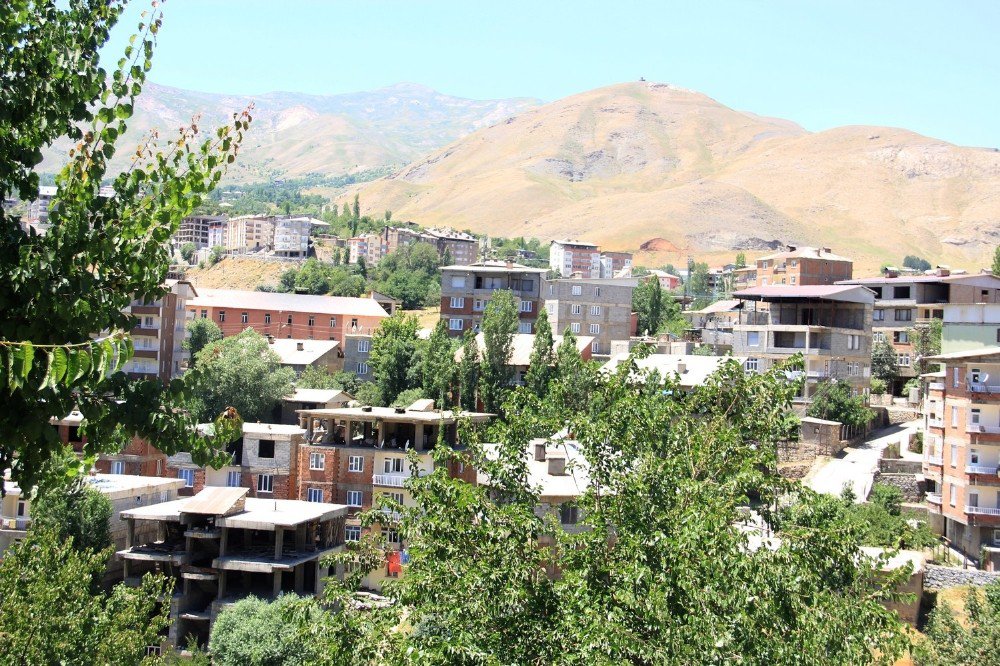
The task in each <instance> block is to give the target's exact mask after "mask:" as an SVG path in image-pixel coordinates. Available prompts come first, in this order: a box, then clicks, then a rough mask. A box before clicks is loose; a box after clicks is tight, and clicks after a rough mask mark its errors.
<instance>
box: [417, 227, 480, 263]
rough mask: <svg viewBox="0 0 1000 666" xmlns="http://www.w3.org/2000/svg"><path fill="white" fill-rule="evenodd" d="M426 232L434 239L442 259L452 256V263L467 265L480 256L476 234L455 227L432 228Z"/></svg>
mask: <svg viewBox="0 0 1000 666" xmlns="http://www.w3.org/2000/svg"><path fill="white" fill-rule="evenodd" d="M424 233H426V234H427V235H428V236H429V237H430V238H431V239H432V240H433V244H434V246H435V247H437V250H438V255H439V256H440V257H441V258H442V259H444V258H446V257H450V258H451V261H450V262H449V263H451V264H455V265H459V266H467V265H469V264H474V263H475V262H476V260H477V259H478V258H479V239H478V238H476V237H475V236H472V235H470V234H466V233H462V232H460V231H455V230H454V229H434V228H432V229H427V230H426V231H425V232H424Z"/></svg>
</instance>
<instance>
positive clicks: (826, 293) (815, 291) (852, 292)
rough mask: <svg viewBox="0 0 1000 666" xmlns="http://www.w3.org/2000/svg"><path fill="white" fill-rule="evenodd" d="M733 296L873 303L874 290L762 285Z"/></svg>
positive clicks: (835, 285)
mask: <svg viewBox="0 0 1000 666" xmlns="http://www.w3.org/2000/svg"><path fill="white" fill-rule="evenodd" d="M733 298H738V299H740V300H743V301H781V300H789V301H802V300H821V301H840V302H845V303H874V302H875V292H873V291H872V290H871V289H868V288H867V287H863V286H860V285H837V284H824V285H805V286H802V285H799V286H794V285H764V286H760V287H751V288H750V289H744V290H743V291H735V292H733Z"/></svg>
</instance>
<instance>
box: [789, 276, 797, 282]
mask: <svg viewBox="0 0 1000 666" xmlns="http://www.w3.org/2000/svg"><path fill="white" fill-rule="evenodd" d="M789 279H790V280H791V283H792V284H795V280H796V277H795V276H794V275H793V276H792V277H791V278H789Z"/></svg>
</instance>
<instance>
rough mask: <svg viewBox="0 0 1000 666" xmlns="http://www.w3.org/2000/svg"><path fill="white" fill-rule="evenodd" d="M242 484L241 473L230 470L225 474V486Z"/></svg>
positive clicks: (236, 486)
mask: <svg viewBox="0 0 1000 666" xmlns="http://www.w3.org/2000/svg"><path fill="white" fill-rule="evenodd" d="M242 485H243V474H241V473H240V472H237V471H234V470H231V471H230V472H229V473H228V474H226V486H227V487H229V488H239V487H240V486H242Z"/></svg>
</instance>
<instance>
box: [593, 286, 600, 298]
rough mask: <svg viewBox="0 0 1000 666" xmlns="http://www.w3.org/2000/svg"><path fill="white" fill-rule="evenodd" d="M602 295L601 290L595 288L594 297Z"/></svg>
mask: <svg viewBox="0 0 1000 666" xmlns="http://www.w3.org/2000/svg"><path fill="white" fill-rule="evenodd" d="M600 295H601V288H600V287H594V296H600Z"/></svg>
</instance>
